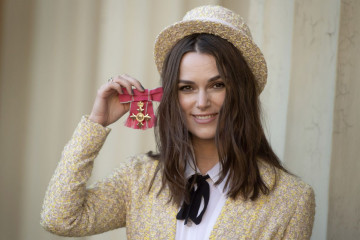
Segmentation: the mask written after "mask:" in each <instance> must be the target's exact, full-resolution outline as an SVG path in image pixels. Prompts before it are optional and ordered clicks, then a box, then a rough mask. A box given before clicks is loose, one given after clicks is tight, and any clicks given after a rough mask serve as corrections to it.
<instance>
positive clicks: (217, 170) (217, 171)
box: [185, 161, 228, 194]
mask: <svg viewBox="0 0 360 240" xmlns="http://www.w3.org/2000/svg"><path fill="white" fill-rule="evenodd" d="M195 173H200V171H199V169H198V167H197V166H194V163H193V162H192V161H188V164H187V165H186V169H185V178H186V179H189V178H190V176H191V175H193V174H195ZM206 174H208V175H209V177H210V179H211V181H212V182H213V183H215V182H216V181H217V180H218V179H219V178H220V175H221V165H220V162H218V163H216V164H215V166H214V167H212V168H211V169H210V170H209V171H208V172H207V173H206ZM227 178H228V175H226V176H225V178H224V180H223V181H222V182H221V183H219V184H218V185H214V186H215V187H216V188H217V189H218V190H219V191H221V192H222V193H223V194H226V193H227V190H228V188H226V189H224V186H225V183H226V180H227Z"/></svg>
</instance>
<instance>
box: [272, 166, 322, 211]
mask: <svg viewBox="0 0 360 240" xmlns="http://www.w3.org/2000/svg"><path fill="white" fill-rule="evenodd" d="M275 191H276V192H278V193H279V194H281V195H286V196H287V197H288V198H289V199H292V200H293V201H295V202H297V203H298V204H301V202H307V203H308V204H310V203H311V205H314V204H315V194H314V190H313V188H312V187H311V186H310V185H309V184H307V183H306V182H304V181H303V180H302V179H301V178H300V177H297V176H294V175H292V174H289V173H286V172H284V171H282V170H278V178H277V182H276V185H275Z"/></svg>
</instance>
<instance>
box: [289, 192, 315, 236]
mask: <svg viewBox="0 0 360 240" xmlns="http://www.w3.org/2000/svg"><path fill="white" fill-rule="evenodd" d="M314 216H315V195H314V190H313V189H312V188H311V187H310V186H309V185H306V187H305V188H304V192H303V194H302V196H301V197H300V199H299V200H298V203H297V207H296V210H295V213H294V215H293V216H292V218H291V220H290V222H289V225H288V226H287V228H286V231H285V234H284V238H283V239H289V240H290V239H291V240H294V239H301V240H305V239H310V237H311V232H312V228H313V224H314Z"/></svg>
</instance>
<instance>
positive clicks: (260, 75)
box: [154, 6, 267, 94]
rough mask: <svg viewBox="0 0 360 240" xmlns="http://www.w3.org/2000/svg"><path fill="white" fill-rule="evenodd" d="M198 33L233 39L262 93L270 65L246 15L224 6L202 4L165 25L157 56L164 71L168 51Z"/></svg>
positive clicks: (156, 61) (159, 65) (158, 40)
mask: <svg viewBox="0 0 360 240" xmlns="http://www.w3.org/2000/svg"><path fill="white" fill-rule="evenodd" d="M194 33H210V34H214V35H217V36H219V37H222V38H224V39H226V40H228V41H229V42H231V43H232V44H233V45H234V46H235V47H236V48H237V49H239V50H240V52H241V53H242V55H243V56H244V58H245V60H246V62H247V63H248V65H249V67H250V69H251V71H252V72H253V74H254V75H255V79H256V81H257V87H258V92H259V94H260V93H261V92H262V90H263V89H264V87H265V84H266V78H267V68H266V62H265V59H264V56H263V54H262V52H261V51H260V49H259V48H258V46H257V45H256V44H255V43H254V42H253V40H252V37H251V33H250V30H249V27H248V26H247V25H246V23H245V22H244V20H243V19H242V17H240V16H239V15H238V14H235V13H234V12H232V11H231V10H229V9H227V8H224V7H221V6H201V7H198V8H194V9H193V10H191V11H189V12H187V13H186V15H185V16H184V18H183V20H182V21H180V22H176V23H174V24H173V25H171V26H169V27H167V28H165V29H164V30H163V31H162V32H161V33H160V34H159V35H158V36H157V38H156V41H155V49H154V58H155V63H156V66H157V69H158V71H159V72H160V73H161V71H162V66H163V62H164V60H165V56H166V54H167V53H168V51H169V50H170V49H171V48H172V47H173V46H174V45H175V44H176V43H177V42H178V41H179V40H181V39H182V38H184V37H185V36H188V35H191V34H194Z"/></svg>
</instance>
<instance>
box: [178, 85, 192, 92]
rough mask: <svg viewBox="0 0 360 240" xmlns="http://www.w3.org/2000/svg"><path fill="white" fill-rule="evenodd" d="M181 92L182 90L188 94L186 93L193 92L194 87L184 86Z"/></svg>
mask: <svg viewBox="0 0 360 240" xmlns="http://www.w3.org/2000/svg"><path fill="white" fill-rule="evenodd" d="M179 90H180V91H184V92H186V91H191V90H192V87H191V86H190V85H184V86H181V87H180V88H179Z"/></svg>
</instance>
